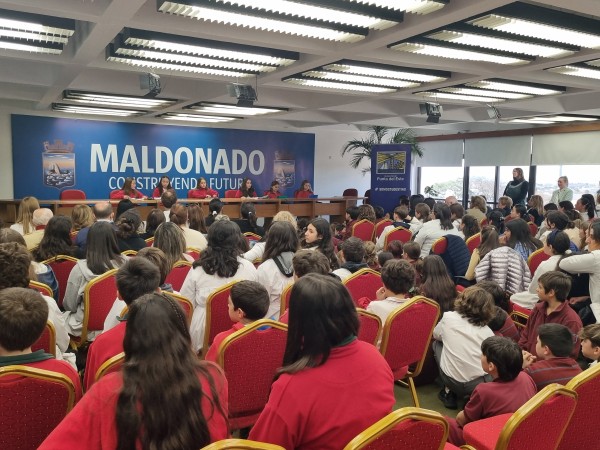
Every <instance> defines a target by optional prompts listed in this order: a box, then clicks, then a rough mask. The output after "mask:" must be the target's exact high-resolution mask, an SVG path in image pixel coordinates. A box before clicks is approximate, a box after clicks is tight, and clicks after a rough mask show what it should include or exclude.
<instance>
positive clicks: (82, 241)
mask: <svg viewBox="0 0 600 450" xmlns="http://www.w3.org/2000/svg"><path fill="white" fill-rule="evenodd" d="M92 214H93V215H94V221H95V222H109V223H112V222H113V219H114V213H113V209H112V205H111V204H110V202H106V201H102V202H98V203H96V204H95V205H94V207H93V208H92ZM92 225H93V224H92ZM92 225H90V226H88V227H85V228H82V229H81V230H79V232H78V233H77V236H76V237H75V245H76V246H77V247H79V250H78V252H77V255H76V256H77V258H85V248H86V245H87V235H88V233H89V231H90V227H91V226H92Z"/></svg>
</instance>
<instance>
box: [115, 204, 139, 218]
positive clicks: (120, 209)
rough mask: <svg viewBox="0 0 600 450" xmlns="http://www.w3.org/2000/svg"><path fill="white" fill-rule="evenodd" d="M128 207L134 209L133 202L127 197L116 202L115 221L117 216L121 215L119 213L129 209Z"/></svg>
mask: <svg viewBox="0 0 600 450" xmlns="http://www.w3.org/2000/svg"><path fill="white" fill-rule="evenodd" d="M130 209H135V203H133V202H132V201H131V200H129V199H124V200H121V201H120V202H119V203H117V211H116V212H115V222H116V221H117V220H119V217H121V215H122V214H123V213H124V212H126V211H129V210H130Z"/></svg>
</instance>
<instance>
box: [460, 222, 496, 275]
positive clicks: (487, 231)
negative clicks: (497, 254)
mask: <svg viewBox="0 0 600 450" xmlns="http://www.w3.org/2000/svg"><path fill="white" fill-rule="evenodd" d="M498 247H500V236H499V235H498V230H497V229H496V227H495V226H493V225H486V226H484V227H483V228H482V229H481V242H480V243H479V246H478V247H477V248H476V249H475V250H473V253H471V260H470V261H469V267H468V269H467V273H465V279H467V280H469V281H473V280H475V268H476V267H477V264H479V261H481V258H483V257H484V256H485V255H486V254H488V253H489V252H491V251H492V250H494V249H497V248H498Z"/></svg>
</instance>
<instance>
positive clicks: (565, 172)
mask: <svg viewBox="0 0 600 450" xmlns="http://www.w3.org/2000/svg"><path fill="white" fill-rule="evenodd" d="M598 173H600V165H586V166H537V169H536V185H535V193H536V194H538V195H541V196H542V198H543V199H544V203H548V202H549V201H550V198H551V197H552V192H554V191H555V190H556V189H558V186H557V181H558V177H561V176H566V177H568V179H569V187H570V188H571V189H573V204H575V202H576V201H577V199H578V198H579V197H581V196H582V195H583V194H592V195H593V196H594V197H595V196H596V191H597V190H598V188H599V187H600V186H599V184H598V178H599V177H598Z"/></svg>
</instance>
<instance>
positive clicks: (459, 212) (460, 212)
mask: <svg viewBox="0 0 600 450" xmlns="http://www.w3.org/2000/svg"><path fill="white" fill-rule="evenodd" d="M449 207H450V220H451V221H452V225H454V228H456V229H457V230H460V224H461V223H462V219H463V217H464V215H465V208H463V205H461V204H460V203H453V204H452V205H449ZM475 221H476V222H477V219H475Z"/></svg>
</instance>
